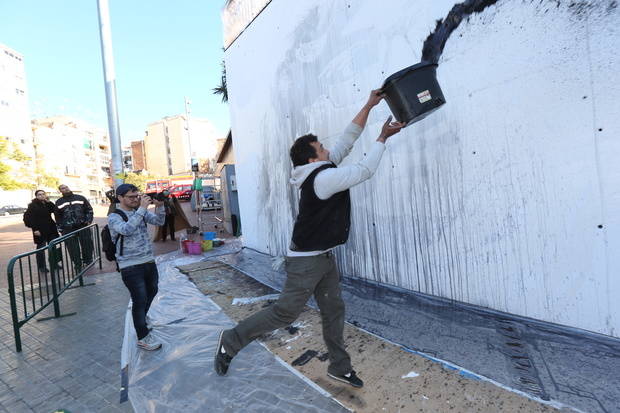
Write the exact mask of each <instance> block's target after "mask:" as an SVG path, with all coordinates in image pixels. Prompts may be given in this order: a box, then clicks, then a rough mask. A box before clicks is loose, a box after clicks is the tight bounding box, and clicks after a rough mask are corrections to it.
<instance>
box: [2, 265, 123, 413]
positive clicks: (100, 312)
mask: <svg viewBox="0 0 620 413" xmlns="http://www.w3.org/2000/svg"><path fill="white" fill-rule="evenodd" d="M87 280H88V282H94V283H95V285H92V286H85V287H81V288H76V289H71V290H67V291H66V292H65V293H64V294H63V295H62V296H61V298H60V309H61V313H62V314H67V313H71V312H77V314H75V315H72V316H69V317H62V318H59V319H50V320H47V321H41V322H39V321H36V320H31V321H29V322H28V323H27V324H26V325H25V326H24V327H22V329H21V332H22V341H23V351H22V352H21V353H16V352H15V342H14V339H13V329H12V324H11V321H10V320H11V315H10V304H9V298H8V295H7V294H6V290H3V291H2V294H0V330H1V332H2V337H3V340H2V343H0V412H2V413H5V412H7V413H21V412H36V413H47V412H52V411H54V410H55V409H65V410H68V411H70V412H72V413H87V412H110V413H111V412H132V411H133V409H132V408H131V406H129V405H128V403H125V404H123V405H121V404H119V387H120V378H119V370H120V360H119V357H120V351H121V344H122V337H123V330H124V326H123V322H124V317H125V311H126V309H127V303H128V301H129V294H128V292H127V290H126V289H125V286H124V285H123V283H122V281H121V279H120V277H119V275H118V274H117V273H109V274H100V275H96V276H92V277H89V278H88V279H87ZM50 315H53V310H52V309H51V308H48V309H46V310H45V311H44V312H43V313H41V314H40V315H39V317H37V318H43V317H47V316H50Z"/></svg>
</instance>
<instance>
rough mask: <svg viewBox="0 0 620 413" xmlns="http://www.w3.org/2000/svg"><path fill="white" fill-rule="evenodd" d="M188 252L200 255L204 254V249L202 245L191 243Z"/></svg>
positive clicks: (188, 245)
mask: <svg viewBox="0 0 620 413" xmlns="http://www.w3.org/2000/svg"><path fill="white" fill-rule="evenodd" d="M187 252H189V254H190V255H200V254H202V247H201V246H200V243H198V242H193V241H191V242H189V243H188V244H187Z"/></svg>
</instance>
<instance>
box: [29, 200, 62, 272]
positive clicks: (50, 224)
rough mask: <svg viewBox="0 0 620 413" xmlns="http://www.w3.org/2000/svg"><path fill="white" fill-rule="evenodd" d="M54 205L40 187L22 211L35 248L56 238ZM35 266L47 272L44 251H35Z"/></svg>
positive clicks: (57, 235)
mask: <svg viewBox="0 0 620 413" xmlns="http://www.w3.org/2000/svg"><path fill="white" fill-rule="evenodd" d="M55 210H56V206H55V205H54V204H53V203H52V202H50V200H49V199H48V197H47V194H46V193H45V191H43V190H42V189H39V190H37V191H36V192H35V193H34V199H33V200H32V202H31V203H30V204H28V209H26V212H24V224H25V225H26V226H27V227H28V228H31V229H32V237H33V240H34V243H35V244H36V246H37V249H39V248H43V247H45V246H46V245H47V244H48V243H49V242H50V241H52V240H53V239H54V238H58V237H59V234H58V230H57V229H56V222H54V219H53V218H52V215H53V214H54V212H55ZM37 267H38V268H39V271H40V272H43V273H46V272H49V270H48V269H47V266H46V264H45V251H39V252H37Z"/></svg>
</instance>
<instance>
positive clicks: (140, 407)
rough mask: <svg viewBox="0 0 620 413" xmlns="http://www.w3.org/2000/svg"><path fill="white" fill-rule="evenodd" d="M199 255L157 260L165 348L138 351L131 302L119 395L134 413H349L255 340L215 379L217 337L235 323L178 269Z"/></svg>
mask: <svg viewBox="0 0 620 413" xmlns="http://www.w3.org/2000/svg"><path fill="white" fill-rule="evenodd" d="M217 252H220V253H221V252H224V251H217V250H214V254H216V253H217ZM227 252H228V253H230V252H232V251H227ZM202 258H204V257H203V256H198V257H190V256H183V255H180V254H179V253H178V252H174V253H170V254H166V255H162V256H159V257H157V265H158V269H159V293H158V295H157V297H156V298H155V300H154V302H153V304H152V306H151V309H150V311H149V318H150V321H151V322H152V326H153V327H154V329H153V332H152V334H154V336H155V337H156V338H157V339H158V340H159V341H161V342H162V343H163V347H162V349H161V350H159V351H154V352H147V351H143V350H139V349H138V348H137V347H136V334H135V330H134V328H133V322H132V318H131V302H130V305H129V308H128V310H127V314H126V318H125V337H124V340H123V349H122V359H121V368H122V381H123V383H122V385H123V389H122V391H121V398H123V397H125V398H126V397H128V398H129V401H130V402H131V404H132V406H133V408H134V409H135V411H137V412H158V413H159V412H270V413H276V412H280V413H285V412H286V413H288V412H292V411H295V412H298V413H301V412H348V410H347V409H345V408H344V407H342V406H341V405H340V404H338V402H336V401H335V400H334V399H332V398H331V397H330V396H329V395H328V394H327V393H325V392H324V391H323V390H321V389H320V388H318V387H317V386H316V385H314V384H313V383H312V382H310V381H308V380H307V379H305V378H303V377H302V376H300V375H299V374H298V373H297V372H296V371H295V370H293V369H292V368H290V367H288V366H287V365H286V364H285V363H284V362H282V361H281V360H280V359H278V358H276V357H275V356H274V355H273V354H272V353H270V352H269V351H268V350H267V349H266V348H264V347H263V346H262V345H260V344H258V343H256V342H254V343H252V344H251V345H249V346H248V347H247V348H246V349H244V351H242V352H240V353H239V354H238V355H237V357H235V360H234V362H233V363H232V364H231V367H230V370H229V372H228V375H226V376H224V377H220V376H217V374H216V373H215V371H214V369H213V356H214V352H215V346H216V343H217V338H218V336H219V332H220V330H222V329H224V328H230V327H231V326H233V325H234V324H233V322H232V321H231V320H230V319H229V318H228V317H227V316H226V315H225V314H224V313H223V312H222V311H221V309H220V308H219V307H218V306H217V305H216V304H215V303H214V302H213V301H212V300H210V299H209V298H208V297H207V296H205V295H203V294H202V293H201V292H200V291H199V290H198V289H197V288H196V287H195V286H194V284H193V283H191V282H190V281H189V280H188V279H187V277H186V276H185V275H183V274H181V273H180V272H179V271H178V270H177V269H176V266H179V265H186V264H191V263H193V262H196V261H199V260H201V259H202Z"/></svg>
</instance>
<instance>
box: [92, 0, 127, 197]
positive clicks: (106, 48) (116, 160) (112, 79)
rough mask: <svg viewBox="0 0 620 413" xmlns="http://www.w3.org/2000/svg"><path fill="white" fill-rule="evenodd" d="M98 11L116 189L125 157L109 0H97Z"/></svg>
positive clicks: (121, 181) (113, 176) (120, 182)
mask: <svg viewBox="0 0 620 413" xmlns="http://www.w3.org/2000/svg"><path fill="white" fill-rule="evenodd" d="M97 10H98V12H99V33H100V35H101V58H102V61H103V77H104V80H105V97H106V107H107V112H108V133H109V135H110V149H111V151H112V178H113V179H114V187H115V188H116V187H118V186H119V185H120V184H122V183H123V180H122V179H120V178H118V177H117V176H118V175H119V174H121V173H122V172H123V155H122V151H121V133H120V129H119V125H118V110H117V107H116V74H115V73H114V56H113V54H112V32H111V31H110V7H109V4H108V0H97Z"/></svg>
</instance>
